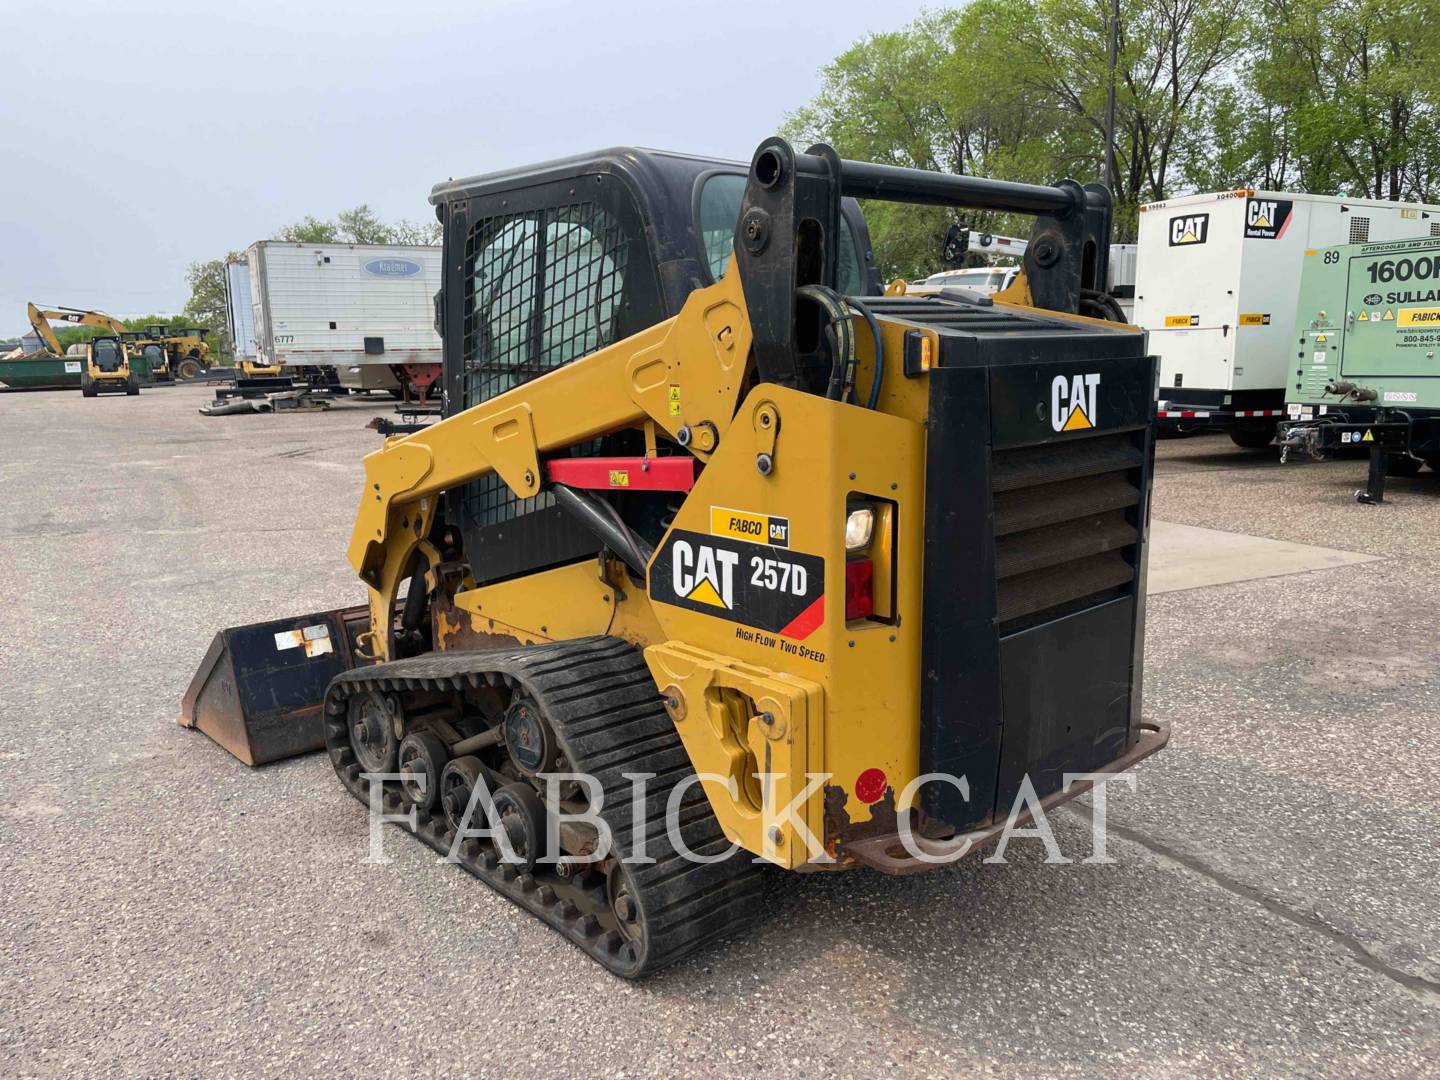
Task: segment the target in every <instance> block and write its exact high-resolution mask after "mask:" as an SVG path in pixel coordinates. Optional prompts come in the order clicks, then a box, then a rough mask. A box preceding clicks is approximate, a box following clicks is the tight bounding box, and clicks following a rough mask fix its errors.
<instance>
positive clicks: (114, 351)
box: [90, 337, 126, 374]
mask: <svg viewBox="0 0 1440 1080" xmlns="http://www.w3.org/2000/svg"><path fill="white" fill-rule="evenodd" d="M125 361H126V357H125V346H124V345H123V344H122V343H121V341H120V339H119V338H118V337H97V338H94V339H92V340H91V342H90V362H91V364H93V365H94V366H95V367H96V368H97V369H99V370H100V371H102V372H104V373H106V374H114V373H115V372H118V371H119V370H120V369H121V368H122V367H124V366H125Z"/></svg>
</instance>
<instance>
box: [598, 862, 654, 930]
mask: <svg viewBox="0 0 1440 1080" xmlns="http://www.w3.org/2000/svg"><path fill="white" fill-rule="evenodd" d="M605 892H606V895H607V896H608V897H609V900H610V913H611V914H612V915H614V916H615V928H616V929H617V930H619V931H620V936H621V937H623V938H624V939H625V940H626V941H639V940H640V939H641V938H642V937H643V936H644V934H645V923H644V920H643V917H642V916H641V914H640V902H639V900H638V899H636V896H635V891H634V887H633V886H632V885H631V882H630V875H629V874H627V873H626V872H625V867H624V866H622V865H621V864H620V863H619V862H612V863H611V864H610V869H609V871H608V873H606V875H605Z"/></svg>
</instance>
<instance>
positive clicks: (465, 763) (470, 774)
mask: <svg viewBox="0 0 1440 1080" xmlns="http://www.w3.org/2000/svg"><path fill="white" fill-rule="evenodd" d="M483 771H484V766H483V765H481V764H480V759H479V758H477V757H470V756H466V757H457V758H451V759H450V760H449V761H448V762H446V763H445V767H444V768H443V769H441V770H440V808H441V809H442V810H444V812H445V823H446V824H447V825H449V826H450V828H451V829H454V830H456V831H458V830H459V828H460V824H461V822H463V821H464V820H465V811H466V810H467V809H468V808H469V806H470V799H471V796H472V795H474V793H475V785H476V784H477V783H479V780H480V774H481V773H482V772H483ZM470 824H471V826H474V825H475V824H476V822H475V821H474V820H473V819H472V820H471V822H470Z"/></svg>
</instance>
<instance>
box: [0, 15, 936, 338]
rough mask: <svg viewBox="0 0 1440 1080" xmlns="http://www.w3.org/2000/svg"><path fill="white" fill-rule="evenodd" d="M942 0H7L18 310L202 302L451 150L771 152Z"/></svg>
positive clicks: (1, 196) (406, 200) (0, 155)
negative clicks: (761, 146) (853, 56)
mask: <svg viewBox="0 0 1440 1080" xmlns="http://www.w3.org/2000/svg"><path fill="white" fill-rule="evenodd" d="M944 2H945V0H939V3H940V4H943V3H944ZM928 6H931V7H934V6H937V4H935V3H932V4H930V5H928ZM921 8H922V4H921V3H920V2H919V0H900V2H898V3H884V4H877V3H875V2H874V0H827V2H823V3H822V2H814V0H721V2H719V3H706V4H693V5H687V4H685V3H681V2H676V0H668V2H661V0H631V2H626V3H604V2H600V3H596V2H593V0H591V2H585V0H571V2H561V0H542V2H531V3H522V2H519V0H469V2H456V3H451V2H445V0H440V2H430V0H411V2H408V3H405V2H402V3H396V2H395V0H348V2H346V3H310V2H307V0H290V2H288V3H277V2H274V0H231V2H228V3H213V2H211V0H151V2H144V3H117V2H115V0H100V2H95V0H49V2H48V3H44V4H30V3H22V2H17V0H0V41H3V42H4V47H3V51H0V335H6V336H8V335H11V334H18V333H20V332H21V331H23V330H24V329H26V327H27V323H26V319H25V302H26V301H27V300H34V301H36V302H37V303H40V304H46V305H56V304H65V305H69V306H73V307H85V308H96V309H99V310H103V311H109V312H111V313H113V314H117V315H138V314H148V313H151V312H159V313H171V312H178V311H179V310H180V309H181V307H182V306H183V305H184V303H185V300H186V298H187V296H188V291H187V289H186V287H185V268H186V266H187V265H188V264H189V263H191V262H194V261H197V260H203V259H209V258H216V257H218V256H221V255H223V254H225V252H227V251H229V250H231V249H243V248H244V247H246V246H247V245H249V244H250V243H251V242H253V241H255V240H259V239H262V238H265V237H268V236H270V235H271V234H272V233H273V232H274V230H275V229H277V228H278V227H280V226H282V225H285V224H287V223H289V222H292V221H295V220H297V219H299V218H301V217H303V216H304V215H305V214H314V215H316V216H317V217H330V216H333V215H334V214H335V212H336V211H338V210H342V209H345V208H348V207H351V206H354V205H355V204H357V203H362V202H368V203H369V204H370V205H371V206H372V207H373V208H374V209H375V210H376V211H377V212H378V213H379V214H380V215H381V216H382V217H383V218H386V219H394V218H400V217H409V218H412V219H425V218H426V216H427V215H429V214H430V213H431V210H430V207H429V204H428V203H427V202H426V195H427V194H428V193H429V190H430V186H431V185H432V184H434V183H436V182H437V181H441V180H444V179H446V178H447V177H450V176H464V175H470V174H474V173H481V172H487V171H489V170H491V169H495V168H501V167H504V166H508V165H519V164H525V163H527V162H532V161H541V160H544V159H546V158H550V157H556V156H559V155H562V154H569V153H576V152H579V151H583V150H590V149H595V148H599V147H602V146H610V145H615V144H623V143H634V144H639V145H642V146H653V147H662V148H666V149H674V150H687V151H695V152H699V153H704V154H717V155H723V156H729V157H736V158H742V159H748V158H749V156H750V154H751V152H752V151H753V150H754V148H755V146H756V145H757V144H758V143H759V142H760V140H761V139H763V138H764V137H765V136H767V135H770V134H773V133H774V130H775V129H776V127H777V126H778V125H779V124H780V122H781V119H782V117H783V115H784V113H785V112H786V111H787V110H790V109H793V108H795V107H797V106H799V105H801V104H803V103H805V102H806V101H807V100H809V99H810V98H811V97H812V96H813V95H814V93H815V92H816V90H817V89H818V87H819V79H818V70H819V68H820V66H821V65H822V64H824V63H826V62H827V61H829V60H831V59H833V58H834V57H835V56H836V55H838V54H839V53H840V52H842V51H843V50H844V49H845V48H846V47H848V46H849V45H850V44H851V43H852V42H854V41H855V40H857V39H858V38H860V37H863V36H864V35H865V34H867V33H871V32H875V31H883V30H892V29H898V28H900V27H901V26H903V25H904V24H905V23H907V22H909V21H910V20H911V19H913V18H914V17H915V16H916V15H917V14H919V12H920V10H921Z"/></svg>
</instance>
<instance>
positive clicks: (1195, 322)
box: [1165, 315, 1200, 327]
mask: <svg viewBox="0 0 1440 1080" xmlns="http://www.w3.org/2000/svg"><path fill="white" fill-rule="evenodd" d="M1165 325H1166V326H1169V327H1176V326H1199V325H1200V316H1199V315H1166V316H1165Z"/></svg>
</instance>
